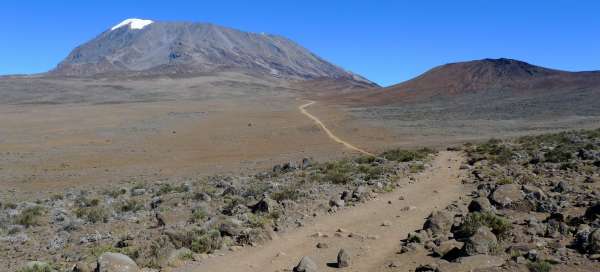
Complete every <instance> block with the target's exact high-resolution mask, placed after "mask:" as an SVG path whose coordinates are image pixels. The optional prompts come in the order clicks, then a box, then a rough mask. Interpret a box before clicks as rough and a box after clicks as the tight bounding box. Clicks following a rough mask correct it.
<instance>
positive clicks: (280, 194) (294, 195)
mask: <svg viewBox="0 0 600 272" xmlns="http://www.w3.org/2000/svg"><path fill="white" fill-rule="evenodd" d="M301 196H302V193H301V192H299V191H298V190H297V189H296V187H295V186H287V187H284V188H282V189H280V190H278V191H274V192H272V193H271V194H270V197H271V199H273V200H275V201H277V202H281V201H284V200H297V199H298V198H300V197H301Z"/></svg>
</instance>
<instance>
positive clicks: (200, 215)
mask: <svg viewBox="0 0 600 272" xmlns="http://www.w3.org/2000/svg"><path fill="white" fill-rule="evenodd" d="M207 217H208V213H207V212H206V211H205V210H204V208H202V207H198V208H196V209H194V210H193V211H192V216H191V217H190V222H192V223H200V222H203V221H204V220H205V219H206V218H207Z"/></svg>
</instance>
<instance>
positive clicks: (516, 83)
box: [346, 58, 600, 105]
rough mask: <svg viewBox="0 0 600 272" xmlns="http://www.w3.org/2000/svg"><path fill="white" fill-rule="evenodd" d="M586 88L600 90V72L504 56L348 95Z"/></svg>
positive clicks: (368, 98) (423, 96)
mask: <svg viewBox="0 0 600 272" xmlns="http://www.w3.org/2000/svg"><path fill="white" fill-rule="evenodd" d="M587 89H600V72H567V71H560V70H554V69H549V68H544V67H540V66H535V65H531V64H529V63H526V62H523V61H518V60H513V59H506V58H501V59H483V60H475V61H467V62H458V63H450V64H445V65H442V66H438V67H435V68H433V69H431V70H429V71H427V72H426V73H424V74H422V75H420V76H418V77H416V78H414V79H411V80H408V81H405V82H402V83H400V84H397V85H393V86H390V87H387V88H383V89H380V90H377V91H374V92H362V93H359V94H352V95H350V96H348V97H346V98H347V99H349V100H351V101H353V102H356V103H361V104H373V105H385V104H394V103H404V102H411V103H412V102H418V101H426V100H432V99H433V100H435V99H447V98H448V97H460V96H465V95H468V96H470V97H473V96H477V95H479V96H486V95H493V96H494V97H502V96H505V97H515V96H527V95H528V94H534V93H535V94H539V92H542V93H543V92H545V93H555V92H564V93H565V94H568V93H569V92H570V91H575V90H587Z"/></svg>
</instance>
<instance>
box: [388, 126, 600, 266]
mask: <svg viewBox="0 0 600 272" xmlns="http://www.w3.org/2000/svg"><path fill="white" fill-rule="evenodd" d="M464 151H465V153H466V154H467V156H468V164H465V165H463V166H461V168H463V169H466V170H468V171H469V172H470V175H469V178H467V179H465V180H464V183H465V185H466V186H473V192H472V194H471V199H470V200H467V199H465V200H464V201H462V202H458V203H456V204H453V205H450V206H448V207H446V208H445V209H444V210H440V211H437V212H434V213H432V214H431V215H430V216H429V218H428V219H427V221H426V223H425V225H424V226H423V228H422V229H420V230H417V231H415V232H412V233H410V234H409V235H408V236H407V237H406V239H405V240H404V241H403V242H402V244H403V245H402V248H401V250H400V252H399V253H400V255H399V257H398V258H397V260H396V261H395V262H402V261H406V260H410V259H415V258H417V256H426V255H427V256H429V258H428V259H427V260H428V261H424V262H423V263H420V264H415V265H414V267H413V269H414V270H415V271H468V270H472V269H475V268H477V269H479V270H478V271H480V270H481V271H483V270H485V271H535V272H539V271H599V270H600V263H599V262H598V261H599V260H600V202H599V201H600V193H599V192H600V191H599V190H598V189H599V187H600V177H599V173H600V169H599V168H600V130H589V131H574V132H564V133H558V134H546V135H541V136H527V137H522V138H518V139H514V140H510V141H500V140H490V141H488V142H485V143H482V144H477V145H471V144H467V145H465V148H464ZM395 262H392V263H390V267H397V266H399V265H398V263H395Z"/></svg>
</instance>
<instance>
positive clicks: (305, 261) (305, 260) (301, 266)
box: [294, 256, 318, 272]
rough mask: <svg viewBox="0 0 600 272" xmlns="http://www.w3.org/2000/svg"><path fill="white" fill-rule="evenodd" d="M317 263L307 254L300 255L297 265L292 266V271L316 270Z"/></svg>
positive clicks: (307, 271)
mask: <svg viewBox="0 0 600 272" xmlns="http://www.w3.org/2000/svg"><path fill="white" fill-rule="evenodd" d="M317 271H318V269H317V264H316V263H315V262H314V261H313V260H312V259H311V258H310V257H308V256H304V257H302V259H301V260H300V262H299V263H298V265H296V267H294V272H317Z"/></svg>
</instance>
